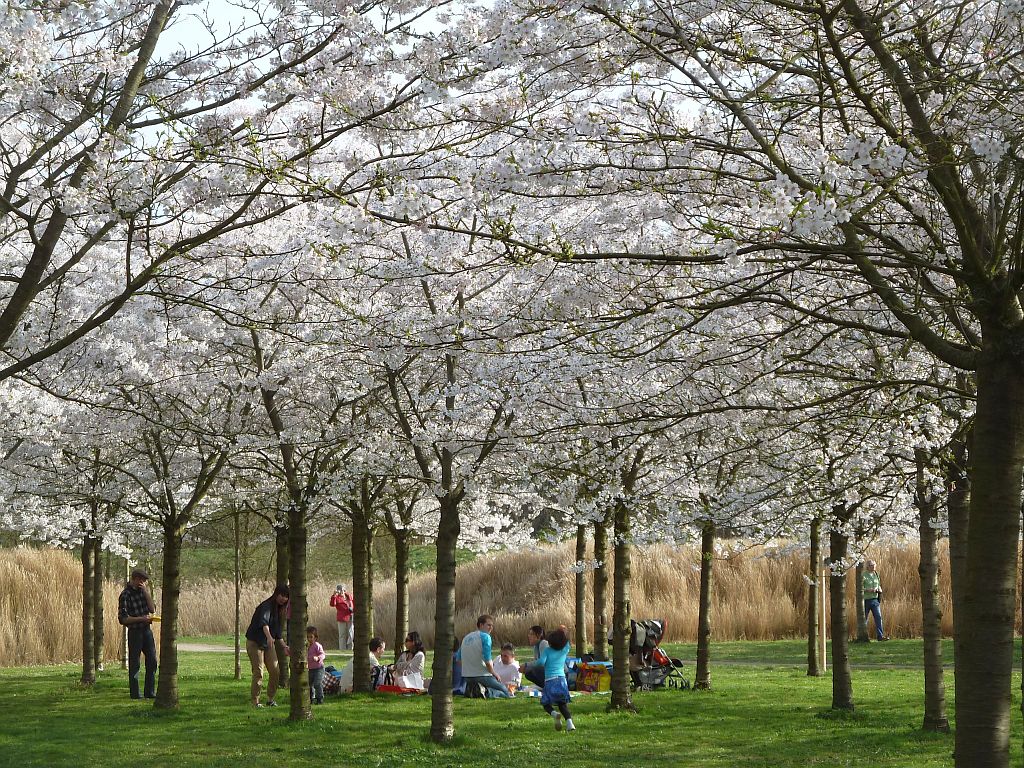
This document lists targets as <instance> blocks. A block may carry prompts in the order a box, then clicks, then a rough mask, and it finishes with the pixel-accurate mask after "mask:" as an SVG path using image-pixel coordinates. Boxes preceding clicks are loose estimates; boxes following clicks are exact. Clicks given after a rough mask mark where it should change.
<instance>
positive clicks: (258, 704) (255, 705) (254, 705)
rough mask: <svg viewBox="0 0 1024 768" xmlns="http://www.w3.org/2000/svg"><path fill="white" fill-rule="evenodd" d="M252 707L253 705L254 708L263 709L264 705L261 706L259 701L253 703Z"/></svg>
mask: <svg viewBox="0 0 1024 768" xmlns="http://www.w3.org/2000/svg"><path fill="white" fill-rule="evenodd" d="M252 705H253V707H255V708H256V709H263V705H262V704H261V703H260V702H258V701H254V702H253V703H252Z"/></svg>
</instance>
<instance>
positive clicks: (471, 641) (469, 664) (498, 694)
mask: <svg viewBox="0 0 1024 768" xmlns="http://www.w3.org/2000/svg"><path fill="white" fill-rule="evenodd" d="M493 630H494V617H493V616H489V615H487V614H484V615H483V616H481V617H480V618H478V619H477V620H476V632H470V633H469V634H468V635H466V637H465V638H463V640H462V647H461V648H460V649H459V652H460V654H461V656H462V679H463V680H465V682H466V693H467V694H468V693H469V692H470V691H471V690H472V689H473V688H472V686H473V683H479V684H480V685H481V686H483V687H484V688H485V689H486V691H487V696H488V697H489V698H495V699H507V698H510V697H511V694H510V693H509V692H508V688H506V687H505V684H504V683H502V682H501V681H500V680H499V679H498V676H497V675H495V674H494V664H493V663H492V662H491V648H492V646H491V632H492V631H493Z"/></svg>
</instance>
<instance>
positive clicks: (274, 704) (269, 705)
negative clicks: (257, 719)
mask: <svg viewBox="0 0 1024 768" xmlns="http://www.w3.org/2000/svg"><path fill="white" fill-rule="evenodd" d="M267 706H268V707H276V706H277V702H276V701H274V700H273V699H271V700H270V701H268V702H267Z"/></svg>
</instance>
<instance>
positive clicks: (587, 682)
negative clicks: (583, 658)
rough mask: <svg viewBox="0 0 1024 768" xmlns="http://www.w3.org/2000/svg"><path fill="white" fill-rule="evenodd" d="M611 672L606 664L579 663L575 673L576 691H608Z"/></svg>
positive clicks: (610, 685)
mask: <svg viewBox="0 0 1024 768" xmlns="http://www.w3.org/2000/svg"><path fill="white" fill-rule="evenodd" d="M611 688H612V673H611V670H610V669H609V668H608V665H607V664H600V663H598V664H586V663H584V664H580V666H579V672H577V673H576V690H577V691H589V692H591V693H593V692H594V691H610V690H611Z"/></svg>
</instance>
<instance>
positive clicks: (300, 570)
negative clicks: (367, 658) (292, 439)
mask: <svg viewBox="0 0 1024 768" xmlns="http://www.w3.org/2000/svg"><path fill="white" fill-rule="evenodd" d="M306 538H307V532H306V507H305V505H303V504H296V503H292V504H291V505H289V507H288V587H289V589H290V590H291V598H290V600H289V603H290V605H291V618H290V619H288V634H287V636H286V637H285V641H286V643H287V645H288V647H289V648H290V649H291V657H290V659H291V664H290V669H289V676H290V679H289V681H288V691H289V694H290V695H289V697H288V699H289V700H288V719H289V720H309V719H310V718H311V717H312V716H313V713H312V709H311V708H310V705H309V680H308V678H307V677H306V622H307V617H308V616H309V610H308V606H307V605H306ZM282 685H283V683H282Z"/></svg>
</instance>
